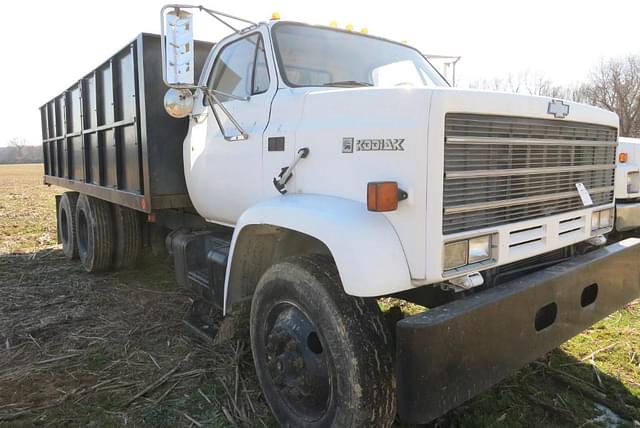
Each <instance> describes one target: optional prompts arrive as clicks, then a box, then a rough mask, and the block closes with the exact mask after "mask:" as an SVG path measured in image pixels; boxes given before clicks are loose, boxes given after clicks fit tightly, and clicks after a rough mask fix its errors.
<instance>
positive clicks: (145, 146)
mask: <svg viewBox="0 0 640 428" xmlns="http://www.w3.org/2000/svg"><path fill="white" fill-rule="evenodd" d="M212 46H213V45H212V44H210V43H205V42H197V43H196V46H195V47H196V49H195V50H196V52H195V53H196V71H197V73H196V75H198V74H199V71H200V69H201V68H202V66H203V64H204V61H205V59H206V56H207V54H208V52H209V51H210V49H211V47H212ZM161 73H162V69H161V54H160V37H159V36H157V35H152V34H140V35H139V36H138V37H137V38H136V39H135V40H134V41H133V42H131V43H130V44H128V45H127V46H125V47H124V48H123V49H121V50H120V51H118V52H117V53H116V54H115V55H113V56H112V57H111V58H109V59H108V60H107V61H106V62H104V63H103V64H101V65H100V66H99V67H97V68H96V69H94V70H93V71H92V72H90V73H89V74H87V75H86V76H84V77H83V78H82V79H80V80H79V81H78V82H76V83H75V84H74V85H72V86H71V87H70V88H68V89H67V90H66V91H64V92H63V93H62V94H60V95H58V96H57V97H55V98H54V99H53V100H51V101H49V102H47V103H46V104H45V105H43V106H42V107H41V108H40V117H41V124H42V140H43V154H44V175H45V177H44V181H45V183H48V184H55V185H59V186H62V187H66V188H69V189H73V190H77V191H79V192H83V193H87V194H89V195H92V196H95V197H98V198H101V199H105V200H107V201H110V202H113V203H117V204H121V205H125V206H128V207H131V208H134V209H137V210H140V211H145V212H150V211H151V210H153V209H161V208H168V207H186V206H189V205H190V201H189V197H188V195H187V190H186V185H185V182H184V172H183V167H182V142H183V140H184V137H185V135H186V132H187V126H188V119H181V120H178V119H173V118H171V117H169V116H168V115H167V114H166V113H165V111H164V108H163V102H162V100H163V97H164V93H165V91H166V89H167V88H166V87H165V85H164V83H163V82H162V74H161Z"/></svg>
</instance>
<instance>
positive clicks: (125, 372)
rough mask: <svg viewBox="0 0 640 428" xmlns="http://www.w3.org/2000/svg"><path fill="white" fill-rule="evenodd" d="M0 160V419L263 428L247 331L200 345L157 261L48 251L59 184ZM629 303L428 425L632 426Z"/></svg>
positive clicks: (639, 382) (187, 299)
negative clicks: (112, 263)
mask: <svg viewBox="0 0 640 428" xmlns="http://www.w3.org/2000/svg"><path fill="white" fill-rule="evenodd" d="M41 183H42V178H41V166H40V165H28V166H27V165H25V166H2V165H0V426H34V425H36V426H62V425H64V426H96V427H97V426H148V427H159V426H167V427H175V426H197V427H200V426H215V427H218V426H275V425H276V424H275V422H274V420H273V418H272V417H271V415H270V413H269V410H268V408H267V406H266V405H265V403H264V401H263V399H262V397H261V393H260V388H259V386H258V384H257V380H256V378H255V373H254V370H253V363H252V361H251V352H250V349H249V346H248V343H247V338H246V337H243V336H242V335H240V338H238V339H234V340H231V341H230V342H228V343H226V344H223V345H217V346H211V345H207V344H204V343H202V342H199V341H198V339H196V338H194V337H192V336H190V335H189V334H188V332H187V331H186V330H185V329H184V328H183V326H182V324H181V320H182V318H183V316H184V314H185V312H186V311H187V309H188V308H189V305H190V304H191V302H192V300H191V296H190V295H189V293H188V292H187V291H185V290H182V289H179V288H177V286H176V285H175V283H174V281H173V272H172V271H171V268H170V263H168V261H167V260H157V259H151V258H148V259H145V260H144V261H143V263H142V266H141V267H140V268H138V269H137V270H135V271H128V272H118V273H109V274H103V275H93V274H92V275H90V274H87V273H85V272H84V271H83V270H82V268H81V267H80V265H79V264H78V263H77V262H70V261H68V260H66V259H65V258H64V256H63V254H62V251H61V250H60V247H59V246H58V245H56V235H55V202H54V198H53V196H54V195H55V194H56V193H59V192H60V189H56V188H47V187H46V186H43V185H42V184H41ZM634 420H640V304H638V303H635V304H632V305H630V306H629V307H627V308H626V309H624V310H622V311H620V312H617V313H615V314H613V315H612V316H610V317H609V318H607V319H606V320H604V321H602V322H601V323H599V324H598V325H596V326H595V327H594V328H592V329H590V330H589V331H587V332H585V333H583V334H582V335H580V336H578V337H576V338H575V339H573V340H572V341H571V342H569V343H567V344H565V345H564V346H563V347H562V348H561V349H558V350H555V351H554V352H552V353H550V354H548V355H547V356H546V357H545V358H543V359H541V360H539V361H537V362H535V363H533V364H531V365H529V366H528V367H526V368H524V369H523V370H521V371H520V372H519V373H518V374H516V375H514V376H513V377H511V378H509V379H507V380H505V381H504V382H502V383H501V384H500V385H498V386H496V387H495V388H493V389H492V390H491V391H489V392H488V393H486V394H483V395H481V396H480V397H477V398H476V399H474V400H473V401H472V402H470V403H468V404H466V405H464V406H462V407H460V408H459V409H456V410H455V411H453V412H451V413H450V414H448V415H446V416H445V417H443V418H441V419H440V420H438V421H437V422H436V423H434V424H432V426H434V427H435V426H437V427H467V426H477V427H481V426H511V427H533V426H545V427H548V426H554V427H555V426H566V427H575V426H634V425H635V426H640V424H639V423H638V422H635V423H634Z"/></svg>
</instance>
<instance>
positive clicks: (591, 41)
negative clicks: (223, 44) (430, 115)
mask: <svg viewBox="0 0 640 428" xmlns="http://www.w3.org/2000/svg"><path fill="white" fill-rule="evenodd" d="M200 2H201V3H202V4H204V5H205V6H207V7H210V8H212V9H215V10H219V11H223V12H227V13H230V14H233V15H238V16H242V17H244V18H247V19H250V20H253V21H264V20H268V19H269V18H270V17H271V14H272V12H274V11H277V12H279V13H280V15H281V17H282V19H283V20H294V21H302V22H308V23H311V24H323V25H328V24H329V23H330V22H331V21H334V20H335V21H337V22H338V25H339V26H340V27H344V26H346V25H347V24H352V25H353V26H354V28H355V29H356V30H358V29H360V28H362V27H366V28H368V30H369V34H372V35H376V36H382V37H387V38H390V39H393V40H398V41H401V40H407V41H408V43H409V44H410V45H412V46H414V47H416V48H418V49H420V51H422V52H425V53H429V54H442V55H455V56H461V57H462V60H461V61H460V62H459V64H458V66H457V75H458V77H457V80H458V83H459V86H462V87H465V86H468V85H469V83H470V82H474V81H478V80H483V79H492V78H494V77H504V76H506V75H508V74H509V73H518V72H522V71H525V70H529V71H534V72H536V73H539V74H542V75H544V76H546V77H548V78H549V79H551V80H552V81H554V82H555V83H557V84H562V85H569V84H571V83H574V82H578V81H581V80H584V79H585V78H587V77H588V75H589V72H590V70H591V69H592V68H593V67H594V65H596V64H598V63H599V62H600V61H601V60H602V59H607V58H611V57H619V56H622V55H626V54H630V53H634V54H636V53H640V34H639V32H640V31H639V30H638V24H637V23H638V16H640V1H638V0H627V1H624V0H609V1H606V2H604V1H590V0H583V1H578V0H564V1H561V0H530V1H518V0H510V1H507V0H486V1H480V0H475V1H473V0H469V1H467V0H446V1H431V0H422V1H406V0H395V1H393V2H389V1H385V2H376V1H366V2H365V1H360V0H356V1H354V0H351V1H345V0H340V1H338V0H322V1H321V2H308V1H300V0H298V1H293V0H273V1H265V0H261V1H257V0H253V1H246V0H244V1H243V0H216V1H215V2H207V1H206V0H199V3H197V4H200ZM163 4H164V2H162V1H156V0H146V1H142V0H140V1H134V0H129V1H123V0H110V1H99V2H96V1H92V0H84V1H71V0H69V1H67V0H57V1H55V2H52V1H50V0H49V1H39V0H34V1H30V2H28V3H26V5H27V6H26V7H18V8H11V9H10V10H7V12H6V14H5V15H4V17H3V20H2V21H3V22H2V25H0V37H1V40H4V41H5V42H4V55H3V60H2V61H1V62H0V82H1V83H2V86H3V88H2V93H3V94H4V96H5V97H6V99H5V101H4V102H0V118H1V119H0V146H4V145H7V143H8V141H9V140H10V139H12V138H15V137H17V138H24V139H26V140H27V143H28V144H39V143H40V140H41V133H40V115H39V111H38V108H39V107H40V106H41V105H42V104H44V103H45V102H46V101H48V100H49V99H51V98H53V97H54V96H55V95H57V94H59V93H61V92H62V91H63V90H64V89H66V88H68V87H69V86H71V85H72V84H73V83H74V82H75V81H76V80H78V79H79V78H80V77H82V76H83V75H85V74H87V73H88V72H89V71H91V70H92V69H93V68H95V67H96V66H98V65H99V64H100V63H101V62H103V61H104V60H106V59H107V58H108V57H109V56H110V55H112V54H113V53H115V52H116V51H117V50H119V49H120V48H121V47H123V46H124V45H126V44H127V43H128V42H130V41H131V40H133V39H134V38H135V36H136V35H137V34H138V33H140V32H143V31H144V32H151V33H159V31H160V18H159V12H160V8H161V7H162V5H163ZM194 28H195V30H194V32H195V36H196V38H198V39H205V40H211V41H217V40H219V39H220V38H221V37H224V36H225V35H227V33H228V31H227V30H226V29H225V27H223V26H222V25H220V24H218V23H217V22H216V21H214V20H212V19H211V18H209V17H208V16H206V15H204V14H200V15H199V16H197V17H196V19H195V22H194Z"/></svg>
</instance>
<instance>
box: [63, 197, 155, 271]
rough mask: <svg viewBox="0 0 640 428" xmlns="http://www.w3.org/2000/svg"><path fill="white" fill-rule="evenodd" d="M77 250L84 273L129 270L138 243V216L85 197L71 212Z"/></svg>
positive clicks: (138, 245)
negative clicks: (114, 269) (73, 216)
mask: <svg viewBox="0 0 640 428" xmlns="http://www.w3.org/2000/svg"><path fill="white" fill-rule="evenodd" d="M75 226H76V232H77V233H76V239H77V250H78V255H79V257H80V262H81V263H82V266H83V267H84V269H85V270H86V271H87V272H103V271H106V270H109V269H110V268H112V267H114V268H116V269H121V268H126V267H131V266H133V265H134V264H135V262H136V259H137V257H138V254H139V252H140V248H141V246H142V245H141V243H142V232H141V225H140V218H139V216H138V213H137V212H136V211H134V210H131V209H129V208H125V207H122V206H119V205H114V204H110V203H109V202H106V201H103V200H101V199H97V198H94V197H91V196H88V195H84V194H82V195H80V196H79V197H78V201H77V204H76V209H75Z"/></svg>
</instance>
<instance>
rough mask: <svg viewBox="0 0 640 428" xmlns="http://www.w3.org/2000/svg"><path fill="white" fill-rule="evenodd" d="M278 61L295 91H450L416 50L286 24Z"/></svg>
mask: <svg viewBox="0 0 640 428" xmlns="http://www.w3.org/2000/svg"><path fill="white" fill-rule="evenodd" d="M273 36H274V40H275V48H276V56H277V58H278V63H279V65H280V70H281V72H282V74H283V77H284V80H285V82H286V83H287V84H288V85H289V86H293V87H295V86H346V87H355V86H385V87H389V86H447V83H446V82H445V80H444V79H443V78H442V77H441V76H440V75H439V74H438V72H437V71H435V69H434V68H433V67H432V66H431V65H430V64H429V63H428V62H427V60H426V59H425V58H424V57H423V56H422V55H421V54H420V53H419V52H418V51H416V50H415V49H412V48H410V47H408V46H404V45H402V44H399V43H394V42H390V41H386V40H383V39H378V38H375V37H368V36H364V35H361V34H359V33H355V32H354V33H351V32H345V31H339V30H334V29H330V28H322V27H312V26H309V25H304V24H295V23H281V24H277V25H275V26H274V27H273Z"/></svg>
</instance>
